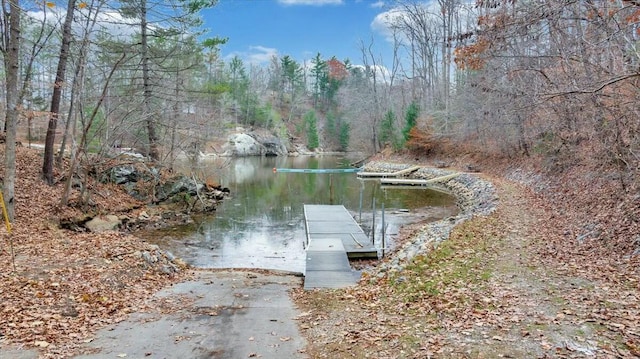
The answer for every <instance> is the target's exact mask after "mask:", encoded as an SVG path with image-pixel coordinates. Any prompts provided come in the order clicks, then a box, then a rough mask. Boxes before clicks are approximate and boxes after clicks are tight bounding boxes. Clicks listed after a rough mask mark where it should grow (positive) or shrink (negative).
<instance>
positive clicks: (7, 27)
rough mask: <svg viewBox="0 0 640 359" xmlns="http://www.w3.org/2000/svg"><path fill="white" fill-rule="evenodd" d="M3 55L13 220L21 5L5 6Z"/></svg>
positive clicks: (6, 183)
mask: <svg viewBox="0 0 640 359" xmlns="http://www.w3.org/2000/svg"><path fill="white" fill-rule="evenodd" d="M2 30H3V31H2V54H3V55H4V56H3V57H4V68H5V76H6V97H7V101H6V112H5V135H6V137H5V155H4V180H3V189H2V190H3V197H4V202H5V207H6V208H7V214H8V216H9V220H10V221H13V219H14V218H15V183H16V128H17V124H18V114H19V105H20V104H19V103H18V72H19V71H20V67H19V59H20V1H19V0H14V1H10V2H8V4H7V3H4V2H3V7H2Z"/></svg>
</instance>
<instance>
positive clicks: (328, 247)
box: [304, 205, 378, 289]
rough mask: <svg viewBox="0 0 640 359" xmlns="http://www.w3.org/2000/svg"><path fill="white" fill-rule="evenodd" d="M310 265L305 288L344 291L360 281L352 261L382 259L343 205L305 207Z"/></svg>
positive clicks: (306, 273) (306, 274)
mask: <svg viewBox="0 0 640 359" xmlns="http://www.w3.org/2000/svg"><path fill="white" fill-rule="evenodd" d="M304 217H305V228H306V232H307V245H306V248H307V266H306V270H305V280H304V289H313V288H344V287H348V286H351V285H355V284H356V283H357V282H358V279H359V278H360V275H359V273H357V272H355V271H353V270H352V269H351V266H350V264H349V259H350V258H351V259H353V258H378V250H377V249H376V248H375V246H374V245H373V242H372V241H371V240H370V239H369V238H368V237H367V235H366V234H365V233H364V231H363V230H362V228H360V226H359V225H358V223H357V222H356V221H355V220H354V219H353V217H352V216H351V214H350V213H349V211H347V209H346V208H344V206H342V205H304Z"/></svg>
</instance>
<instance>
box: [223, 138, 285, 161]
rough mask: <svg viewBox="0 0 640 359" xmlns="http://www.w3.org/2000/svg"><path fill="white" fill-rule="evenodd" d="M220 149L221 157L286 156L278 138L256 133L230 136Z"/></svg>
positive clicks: (282, 144) (283, 146)
mask: <svg viewBox="0 0 640 359" xmlns="http://www.w3.org/2000/svg"><path fill="white" fill-rule="evenodd" d="M222 148H223V151H224V153H223V154H222V155H223V156H238V157H243V156H286V155H287V153H288V151H287V147H286V145H285V144H284V143H283V142H282V140H280V138H278V137H276V136H271V135H260V134H257V133H249V134H247V133H237V134H234V135H231V136H229V138H228V140H227V143H226V144H225V145H224V146H223V147H222Z"/></svg>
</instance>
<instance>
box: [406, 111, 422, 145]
mask: <svg viewBox="0 0 640 359" xmlns="http://www.w3.org/2000/svg"><path fill="white" fill-rule="evenodd" d="M419 114H420V108H419V107H418V105H417V104H416V103H415V102H412V103H411V105H409V107H408V108H407V112H406V114H405V116H404V121H405V122H404V128H403V129H402V145H403V146H404V144H406V143H407V141H409V133H411V130H412V129H413V128H414V127H416V124H417V121H418V115H419Z"/></svg>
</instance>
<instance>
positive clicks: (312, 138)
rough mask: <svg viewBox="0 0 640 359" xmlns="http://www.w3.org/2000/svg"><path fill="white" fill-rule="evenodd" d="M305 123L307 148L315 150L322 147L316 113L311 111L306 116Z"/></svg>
mask: <svg viewBox="0 0 640 359" xmlns="http://www.w3.org/2000/svg"><path fill="white" fill-rule="evenodd" d="M304 123H305V126H306V128H307V147H309V149H310V150H314V149H316V148H318V147H320V139H319V138H318V119H317V118H316V112H315V111H313V110H311V111H309V112H307V113H306V114H305V115H304Z"/></svg>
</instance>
